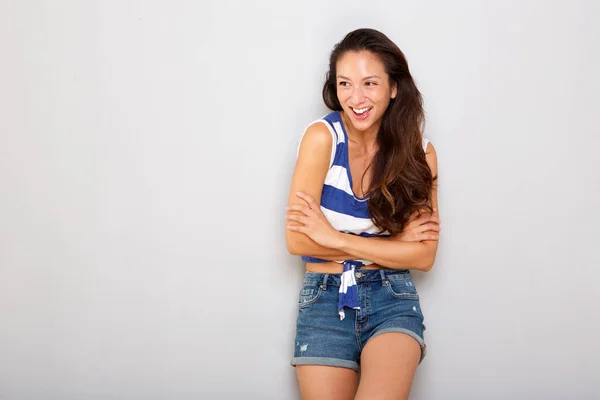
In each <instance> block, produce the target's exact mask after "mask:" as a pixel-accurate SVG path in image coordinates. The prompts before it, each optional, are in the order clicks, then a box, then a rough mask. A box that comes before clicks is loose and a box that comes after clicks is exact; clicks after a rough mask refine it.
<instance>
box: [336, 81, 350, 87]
mask: <svg viewBox="0 0 600 400" xmlns="http://www.w3.org/2000/svg"><path fill="white" fill-rule="evenodd" d="M338 85H339V86H344V87H345V86H348V85H349V83H348V82H344V81H341V82H339V83H338Z"/></svg>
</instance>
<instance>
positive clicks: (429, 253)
mask: <svg viewBox="0 0 600 400" xmlns="http://www.w3.org/2000/svg"><path fill="white" fill-rule="evenodd" d="M426 157H427V163H428V164H429V167H430V168H431V173H432V175H433V176H436V175H437V173H438V171H437V155H436V152H435V148H434V147H433V145H432V144H431V143H429V144H428V145H427V156H426ZM437 182H438V180H437V179H436V180H435V181H433V187H432V191H431V201H432V204H431V205H432V207H433V208H434V209H437V208H438V199H437V188H438V183H437ZM368 239H369V240H367V238H363V237H359V236H354V235H347V234H343V233H340V235H339V244H338V245H337V246H335V248H336V249H338V250H341V251H345V252H348V253H350V254H352V255H353V256H354V257H355V258H361V259H366V260H371V261H373V262H374V263H377V264H379V265H381V266H384V267H388V268H397V269H405V268H412V269H418V270H422V271H429V270H430V269H431V268H432V267H433V263H434V261H435V255H436V252H437V247H438V241H437V240H423V241H420V242H403V241H399V240H393V239H392V240H390V239H388V238H368Z"/></svg>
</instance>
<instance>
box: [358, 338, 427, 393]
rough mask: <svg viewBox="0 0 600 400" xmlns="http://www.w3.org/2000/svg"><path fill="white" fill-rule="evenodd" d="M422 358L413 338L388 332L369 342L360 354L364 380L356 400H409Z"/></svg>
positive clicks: (417, 344) (419, 348)
mask: <svg viewBox="0 0 600 400" xmlns="http://www.w3.org/2000/svg"><path fill="white" fill-rule="evenodd" d="M420 357H421V347H420V346H419V343H418V342H417V341H416V340H415V339H414V338H412V337H410V336H408V335H406V334H404V333H399V332H387V333H382V334H380V335H377V336H375V337H374V338H372V339H370V340H369V341H368V342H367V344H366V345H365V348H364V349H363V352H362V355H361V358H360V360H361V362H360V365H361V379H360V386H359V387H358V393H357V394H356V398H355V400H372V399H377V400H388V399H389V400H392V399H393V400H397V399H408V394H409V393H410V387H411V385H412V381H413V377H414V375H415V371H416V369H417V365H418V364H419V359H420Z"/></svg>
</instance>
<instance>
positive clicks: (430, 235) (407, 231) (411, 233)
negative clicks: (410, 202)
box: [391, 208, 440, 242]
mask: <svg viewBox="0 0 600 400" xmlns="http://www.w3.org/2000/svg"><path fill="white" fill-rule="evenodd" d="M391 237H392V238H393V239H394V240H400V241H403V242H421V241H423V240H440V219H439V214H438V213H437V209H435V208H434V209H433V213H430V212H426V213H423V214H421V216H419V213H418V212H417V211H415V212H414V213H413V214H412V215H411V216H410V218H409V219H408V221H407V223H406V225H404V230H403V231H402V232H400V233H397V234H395V235H392V236H391Z"/></svg>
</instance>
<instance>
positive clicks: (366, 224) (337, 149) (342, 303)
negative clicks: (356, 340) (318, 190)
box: [298, 111, 429, 319]
mask: <svg viewBox="0 0 600 400" xmlns="http://www.w3.org/2000/svg"><path fill="white" fill-rule="evenodd" d="M317 122H323V123H324V124H325V125H326V126H327V128H328V129H329V132H330V133H331V137H332V139H333V146H332V149H331V160H330V163H329V171H327V175H326V177H325V183H324V185H323V192H322V194H321V203H320V204H321V211H322V212H323V214H324V215H325V217H326V218H327V220H328V221H329V223H330V224H331V226H333V227H334V228H335V229H337V230H338V231H340V232H344V233H349V234H353V235H360V236H367V237H369V236H389V232H387V231H386V232H381V231H380V230H379V229H378V228H377V227H376V226H375V225H374V224H373V221H372V220H371V217H370V214H369V206H368V200H369V199H368V197H365V198H360V197H358V196H356V195H355V194H354V191H353V190H352V174H351V172H350V165H349V163H348V134H347V133H346V130H345V129H344V126H343V124H342V119H341V115H340V113H339V112H338V111H334V112H332V113H330V114H327V115H326V116H324V117H323V118H322V119H319V120H317V121H314V122H313V124H314V123H317ZM311 125H312V124H311ZM428 142H429V140H427V139H425V138H424V139H423V149H424V150H425V149H426V148H427V143H428ZM299 149H300V146H298V150H299ZM302 260H303V261H304V262H311V263H322V262H329V260H323V259H319V258H315V257H308V256H302ZM337 262H339V263H342V264H343V265H344V269H343V272H342V277H341V285H340V290H339V302H338V313H339V315H340V319H344V317H345V313H344V308H345V307H349V308H353V309H356V310H358V309H360V306H359V302H358V293H357V289H358V288H357V285H356V279H355V275H354V271H355V270H356V269H359V268H360V267H362V266H365V265H369V264H372V262H371V261H368V260H344V261H337Z"/></svg>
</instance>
